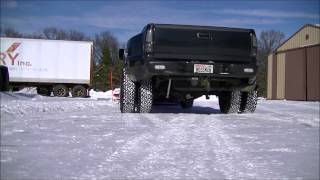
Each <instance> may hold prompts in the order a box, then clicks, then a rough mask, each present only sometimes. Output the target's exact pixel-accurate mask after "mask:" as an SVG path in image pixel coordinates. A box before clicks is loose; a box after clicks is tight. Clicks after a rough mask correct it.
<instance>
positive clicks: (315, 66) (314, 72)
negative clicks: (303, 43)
mask: <svg viewBox="0 0 320 180" xmlns="http://www.w3.org/2000/svg"><path fill="white" fill-rule="evenodd" d="M319 62H320V46H314V47H310V48H307V100H308V101H319V100H320V88H319V87H320V63H319Z"/></svg>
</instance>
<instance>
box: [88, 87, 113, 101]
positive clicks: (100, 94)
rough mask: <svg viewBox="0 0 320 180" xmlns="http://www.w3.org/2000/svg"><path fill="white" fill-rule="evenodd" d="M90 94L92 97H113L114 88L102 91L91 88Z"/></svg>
mask: <svg viewBox="0 0 320 180" xmlns="http://www.w3.org/2000/svg"><path fill="white" fill-rule="evenodd" d="M89 95H90V97H91V99H111V98H112V90H109V91H106V92H101V91H95V90H93V89H91V90H90V91H89Z"/></svg>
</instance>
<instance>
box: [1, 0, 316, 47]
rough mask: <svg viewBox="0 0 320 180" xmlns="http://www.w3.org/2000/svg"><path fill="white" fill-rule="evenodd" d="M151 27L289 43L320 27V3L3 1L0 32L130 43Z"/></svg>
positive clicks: (287, 0)
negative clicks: (248, 33) (221, 31)
mask: <svg viewBox="0 0 320 180" xmlns="http://www.w3.org/2000/svg"><path fill="white" fill-rule="evenodd" d="M150 22H153V23H167V24H173V23H175V24H191V25H210V26H228V27H244V28H253V29H255V30H256V32H257V33H259V32H261V31H262V30H269V29H275V30H279V31H282V32H284V33H285V35H286V38H287V37H289V36H290V35H292V33H294V32H295V31H297V30H298V29H299V28H300V27H301V26H303V25H304V24H308V23H310V24H319V1H318V0H283V1H276V0H265V1H264V0H262V1H259V0H256V1H254V0H248V1H231V0H225V1H199V0H198V1H197V0H194V1H192V0H187V1H169V0H165V1H156V0H151V1H146V0H145V1H135V0H131V1H107V0H91V1H89V0H64V1H62V0H42V1H41V0H1V26H2V27H4V28H5V27H12V28H14V29H16V30H18V31H20V32H23V33H32V32H40V31H41V30H42V29H43V28H45V27H58V28H63V29H75V30H78V31H82V32H84V33H86V34H87V35H93V34H95V33H98V32H102V31H110V32H112V33H113V34H114V35H115V36H116V37H117V38H118V40H119V41H120V42H126V41H127V40H128V38H129V37H130V36H132V35H135V34H137V33H139V32H140V31H141V30H142V28H143V26H144V25H145V24H147V23H150Z"/></svg>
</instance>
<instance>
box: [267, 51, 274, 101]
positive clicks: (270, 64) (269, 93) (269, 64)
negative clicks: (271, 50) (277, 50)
mask: <svg viewBox="0 0 320 180" xmlns="http://www.w3.org/2000/svg"><path fill="white" fill-rule="evenodd" d="M272 58H273V55H272V54H270V55H269V56H268V76H267V78H268V79H267V98H268V99H272Z"/></svg>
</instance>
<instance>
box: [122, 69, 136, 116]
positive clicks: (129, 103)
mask: <svg viewBox="0 0 320 180" xmlns="http://www.w3.org/2000/svg"><path fill="white" fill-rule="evenodd" d="M135 97H136V84H135V83H134V82H133V81H131V80H130V79H129V77H128V74H127V71H126V69H125V68H123V70H122V76H121V86H120V111H121V112H122V113H133V112H134V110H135V105H134V104H135Z"/></svg>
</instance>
